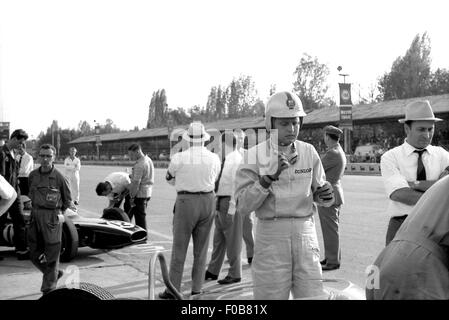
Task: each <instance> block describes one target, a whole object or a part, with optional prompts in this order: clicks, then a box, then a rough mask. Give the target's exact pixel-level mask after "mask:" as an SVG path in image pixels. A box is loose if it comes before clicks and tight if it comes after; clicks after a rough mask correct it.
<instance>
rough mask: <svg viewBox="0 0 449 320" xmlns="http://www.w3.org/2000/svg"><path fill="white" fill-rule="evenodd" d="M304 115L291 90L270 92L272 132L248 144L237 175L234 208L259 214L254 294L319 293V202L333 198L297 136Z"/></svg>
mask: <svg viewBox="0 0 449 320" xmlns="http://www.w3.org/2000/svg"><path fill="white" fill-rule="evenodd" d="M305 116H306V113H305V112H304V109H303V106H302V103H301V101H300V99H299V98H298V97H297V96H296V95H295V94H294V93H291V92H287V91H285V92H278V93H276V94H274V95H272V96H271V97H270V99H269V100H268V102H267V105H266V109H265V126H266V128H267V130H268V131H270V137H269V139H267V140H266V141H264V142H261V143H259V144H258V145H256V146H255V147H253V148H251V149H249V150H248V157H247V159H245V163H243V164H241V165H240V167H239V169H238V170H237V175H236V182H235V185H236V190H235V197H236V199H237V200H236V201H237V211H239V212H240V213H241V214H243V215H245V214H250V213H251V212H252V211H255V214H256V217H257V218H258V222H257V227H256V243H255V250H254V251H255V252H254V259H253V263H252V275H253V284H254V289H253V290H254V298H255V299H288V298H289V296H290V294H292V295H293V298H305V297H311V296H317V295H322V294H323V284H322V281H321V280H322V271H321V265H320V260H319V259H320V257H319V245H318V238H317V233H316V229H315V222H314V218H313V215H314V214H315V213H316V212H317V208H316V206H317V205H322V206H330V205H332V204H333V203H334V195H333V190H332V186H331V184H330V183H329V182H327V181H326V177H325V173H324V169H323V166H322V164H321V160H320V157H319V155H318V153H317V151H316V150H315V148H314V147H313V146H312V145H311V144H308V143H305V142H303V141H299V140H296V139H297V136H298V133H299V130H300V128H301V125H302V122H303V118H304V117H305Z"/></svg>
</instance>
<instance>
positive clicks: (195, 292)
mask: <svg viewBox="0 0 449 320" xmlns="http://www.w3.org/2000/svg"><path fill="white" fill-rule="evenodd" d="M203 293H204V291H203V290H201V291H191V292H190V295H192V296H194V295H197V294H203Z"/></svg>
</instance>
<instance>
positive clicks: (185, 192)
mask: <svg viewBox="0 0 449 320" xmlns="http://www.w3.org/2000/svg"><path fill="white" fill-rule="evenodd" d="M212 192H213V191H198V192H190V191H178V194H209V193H212Z"/></svg>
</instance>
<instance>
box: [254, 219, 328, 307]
mask: <svg viewBox="0 0 449 320" xmlns="http://www.w3.org/2000/svg"><path fill="white" fill-rule="evenodd" d="M252 276H253V286H254V288H253V291H254V299H256V300H287V299H288V298H289V296H290V293H292V295H293V298H295V299H297V298H307V297H314V296H322V295H323V283H322V271H321V265H320V254H319V246H318V238H317V234H316V229H315V223H314V219H313V216H312V217H306V218H299V219H293V218H287V219H277V220H260V219H259V220H258V221H257V225H256V243H255V251H254V260H253V265H252Z"/></svg>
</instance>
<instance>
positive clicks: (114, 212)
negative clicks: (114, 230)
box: [102, 208, 130, 222]
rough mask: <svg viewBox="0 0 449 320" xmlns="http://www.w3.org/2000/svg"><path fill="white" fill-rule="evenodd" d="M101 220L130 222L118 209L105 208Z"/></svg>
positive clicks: (123, 212)
mask: <svg viewBox="0 0 449 320" xmlns="http://www.w3.org/2000/svg"><path fill="white" fill-rule="evenodd" d="M102 218H103V219H106V220H119V221H125V222H130V221H129V217H128V215H127V214H126V213H125V211H123V210H122V209H120V208H107V209H104V210H103V216H102Z"/></svg>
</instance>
